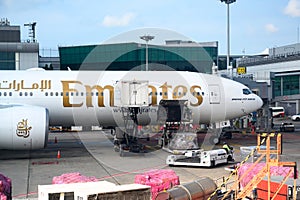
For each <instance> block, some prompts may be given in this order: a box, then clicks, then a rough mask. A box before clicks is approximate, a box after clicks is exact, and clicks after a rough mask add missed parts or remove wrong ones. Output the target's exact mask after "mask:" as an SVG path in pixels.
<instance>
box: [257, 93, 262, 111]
mask: <svg viewBox="0 0 300 200" xmlns="http://www.w3.org/2000/svg"><path fill="white" fill-rule="evenodd" d="M263 104H264V102H263V100H262V99H261V98H260V97H259V96H257V109H260V108H261V107H262V106H263Z"/></svg>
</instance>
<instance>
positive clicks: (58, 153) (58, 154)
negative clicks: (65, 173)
mask: <svg viewBox="0 0 300 200" xmlns="http://www.w3.org/2000/svg"><path fill="white" fill-rule="evenodd" d="M57 159H60V151H57Z"/></svg>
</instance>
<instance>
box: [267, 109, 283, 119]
mask: <svg viewBox="0 0 300 200" xmlns="http://www.w3.org/2000/svg"><path fill="white" fill-rule="evenodd" d="M269 109H270V111H271V112H272V117H284V114H285V110H284V107H270V108H269Z"/></svg>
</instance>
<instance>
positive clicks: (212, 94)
mask: <svg viewBox="0 0 300 200" xmlns="http://www.w3.org/2000/svg"><path fill="white" fill-rule="evenodd" d="M208 88H209V101H210V103H211V104H219V103H220V100H221V96H220V95H221V94H220V87H219V86H218V85H209V86H208Z"/></svg>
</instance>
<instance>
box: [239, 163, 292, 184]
mask: <svg viewBox="0 0 300 200" xmlns="http://www.w3.org/2000/svg"><path fill="white" fill-rule="evenodd" d="M251 165H253V164H252V163H245V164H243V165H242V167H241V168H240V169H239V170H238V176H239V177H241V176H242V175H243V174H244V173H245V172H246V171H247V170H248V169H249V168H250V167H251ZM265 165H266V163H258V164H257V165H256V166H255V167H254V168H253V169H252V170H251V171H250V172H249V173H248V175H247V176H245V177H244V178H243V180H241V185H242V187H245V186H246V185H247V184H248V183H249V181H250V180H251V179H252V178H253V177H254V176H255V175H256V174H258V172H259V171H260V170H261V169H262V168H263V167H264V166H265ZM289 170H290V167H277V166H271V168H270V172H271V176H286V175H287V174H288V172H289ZM293 176H294V173H293V172H292V174H291V177H293Z"/></svg>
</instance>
